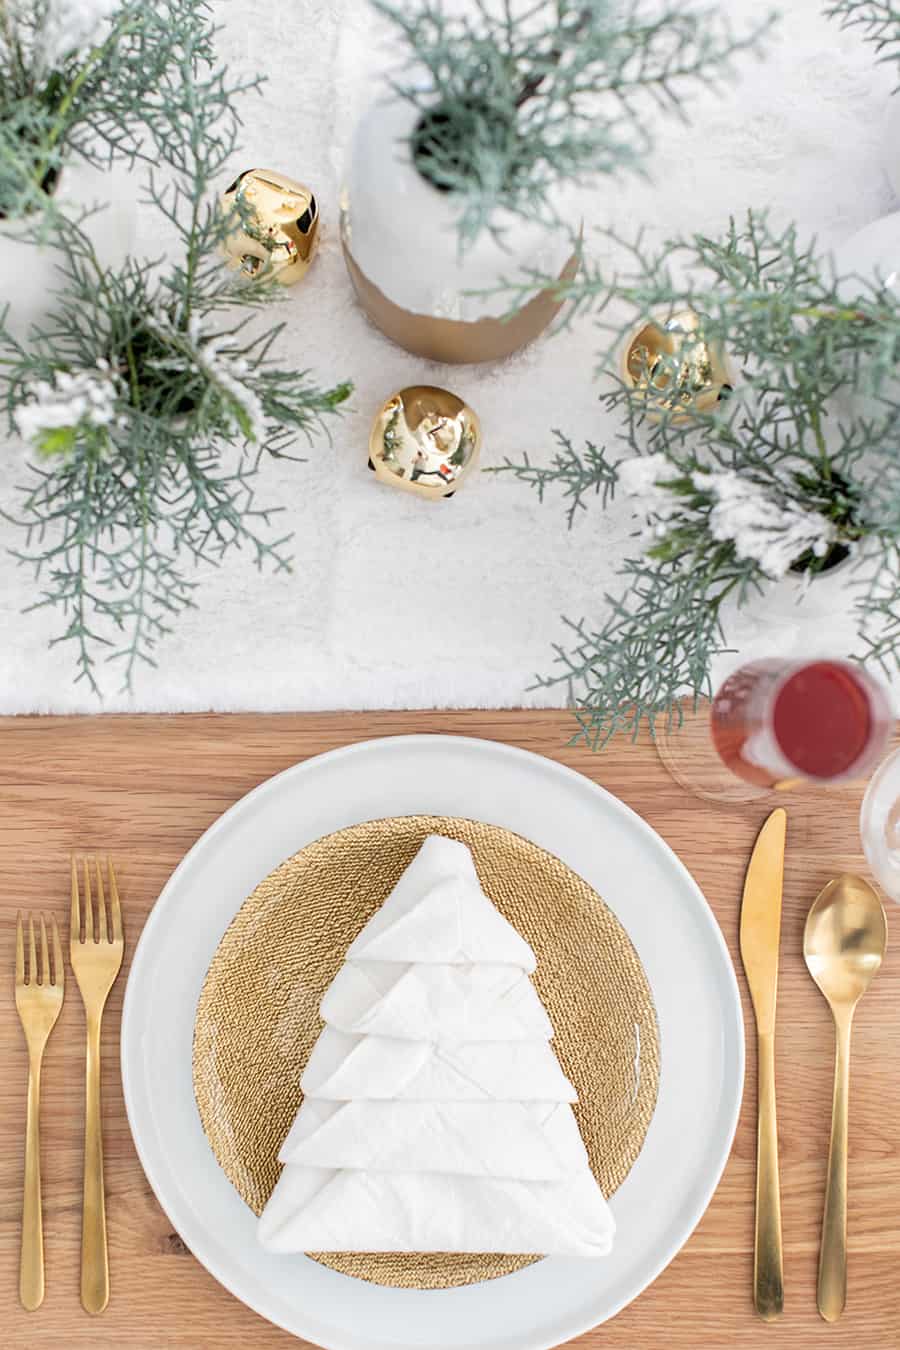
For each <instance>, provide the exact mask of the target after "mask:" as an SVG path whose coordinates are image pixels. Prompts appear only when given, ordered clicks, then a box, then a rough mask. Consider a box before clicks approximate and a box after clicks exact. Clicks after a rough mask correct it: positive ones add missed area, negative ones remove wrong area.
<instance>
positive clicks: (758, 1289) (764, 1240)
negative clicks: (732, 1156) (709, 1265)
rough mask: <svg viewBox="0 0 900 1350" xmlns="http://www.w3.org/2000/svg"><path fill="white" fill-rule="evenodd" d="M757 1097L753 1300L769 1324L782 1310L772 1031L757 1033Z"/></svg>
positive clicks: (773, 1042)
mask: <svg viewBox="0 0 900 1350" xmlns="http://www.w3.org/2000/svg"><path fill="white" fill-rule="evenodd" d="M758 1094H759V1100H758V1104H757V1112H758V1120H759V1127H758V1134H757V1143H756V1242H755V1246H754V1255H753V1301H754V1303H755V1304H756V1311H757V1312H758V1313H759V1315H760V1317H761V1318H762V1319H763V1320H764V1321H766V1322H771V1321H773V1320H774V1319H775V1318H776V1317H779V1316H780V1315H781V1313H782V1311H783V1309H784V1267H783V1259H782V1251H781V1188H780V1186H779V1182H778V1125H777V1120H776V1115H775V1034H774V1032H772V1031H770V1032H765V1033H760V1037H759V1088H758Z"/></svg>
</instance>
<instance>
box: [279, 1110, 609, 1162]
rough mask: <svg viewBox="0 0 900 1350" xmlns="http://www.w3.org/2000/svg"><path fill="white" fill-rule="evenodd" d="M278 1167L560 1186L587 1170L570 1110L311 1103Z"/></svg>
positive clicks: (300, 1113)
mask: <svg viewBox="0 0 900 1350" xmlns="http://www.w3.org/2000/svg"><path fill="white" fill-rule="evenodd" d="M278 1159H279V1162H283V1163H290V1164H292V1165H294V1164H302V1165H303V1166H306V1167H329V1168H339V1167H344V1168H353V1169H355V1170H357V1171H361V1172H362V1171H375V1172H443V1173H447V1174H449V1175H452V1176H475V1177H510V1178H513V1179H519V1180H523V1181H561V1180H563V1179H564V1178H565V1177H566V1176H567V1175H569V1174H571V1173H572V1172H574V1171H576V1170H577V1169H579V1168H583V1167H585V1166H586V1165H587V1154H586V1153H585V1148H584V1144H583V1143H582V1140H581V1135H580V1134H579V1132H578V1126H577V1125H576V1123H575V1117H574V1116H573V1114H572V1109H571V1107H570V1106H568V1105H567V1104H566V1103H565V1102H529V1103H523V1102H494V1103H492V1104H491V1105H490V1106H485V1105H484V1104H483V1103H481V1102H320V1101H317V1100H315V1099H311V1100H309V1101H306V1102H304V1103H303V1105H302V1106H301V1108H300V1110H299V1111H298V1113H297V1116H296V1119H295V1120H294V1124H293V1125H292V1126H291V1129H290V1132H289V1134H288V1136H287V1138H286V1139H285V1141H284V1143H283V1144H282V1146H281V1151H280V1153H279V1154H278Z"/></svg>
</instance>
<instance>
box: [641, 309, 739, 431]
mask: <svg viewBox="0 0 900 1350" xmlns="http://www.w3.org/2000/svg"><path fill="white" fill-rule="evenodd" d="M622 366H623V370H622V376H623V379H624V381H625V383H626V384H627V385H629V386H630V387H631V388H632V389H634V390H635V391H636V392H637V393H639V394H642V395H643V396H644V397H645V398H646V400H647V404H648V410H649V414H650V416H651V417H652V416H653V415H654V413H655V415H656V416H657V417H660V416H662V415H663V414H664V413H668V414H669V415H670V416H671V418H672V420H673V421H676V422H677V421H685V420H687V419H689V418H690V416H691V415H692V414H693V413H706V412H710V411H711V410H712V409H713V408H714V407H715V406H716V404H717V403H719V402H720V401H721V400H722V399H723V398H727V396H728V395H729V394H730V393H731V391H732V389H733V387H734V379H733V377H732V374H731V371H730V369H729V365H728V360H727V357H726V356H725V353H724V352H723V351H722V349H721V347H720V346H719V345H718V344H717V343H708V342H706V341H705V340H704V338H703V334H702V330H701V321H700V316H699V315H698V314H696V313H695V312H694V310H692V309H684V310H680V311H679V312H678V313H675V314H670V315H668V316H667V317H666V318H665V319H659V320H651V321H650V322H649V323H642V324H641V326H640V327H639V328H638V329H637V330H636V331H635V332H633V333H632V334H631V336H630V337H629V338H628V339H627V341H626V343H625V352H624V358H623V362H622Z"/></svg>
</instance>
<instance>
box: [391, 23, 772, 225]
mask: <svg viewBox="0 0 900 1350" xmlns="http://www.w3.org/2000/svg"><path fill="white" fill-rule="evenodd" d="M373 3H374V5H375V8H376V9H377V10H378V11H379V13H381V14H383V15H385V16H386V17H387V18H388V19H389V20H390V21H391V22H392V23H393V24H394V25H396V27H397V28H398V29H399V30H400V32H401V33H402V35H403V37H404V38H405V40H406V50H405V51H404V52H403V55H402V58H400V70H401V72H402V73H400V74H398V76H397V78H396V88H397V90H398V91H399V93H400V94H401V95H402V96H403V97H405V98H407V99H409V100H410V101H411V102H412V103H413V104H414V105H415V107H416V108H417V109H418V111H419V113H420V117H419V120H418V122H417V125H416V129H415V132H414V135H413V143H412V150H413V156H414V160H415V162H416V164H417V167H418V168H419V170H420V172H421V173H422V174H424V175H425V177H427V178H429V179H430V180H431V181H432V182H433V183H434V184H435V185H436V186H437V187H438V188H440V189H441V190H442V191H448V192H452V193H454V194H455V195H456V196H457V197H458V199H459V218H458V220H459V231H460V244H461V247H462V248H465V247H467V246H468V245H470V244H471V243H473V242H474V240H475V239H476V238H477V237H478V235H479V234H480V233H481V232H482V230H495V231H496V230H501V231H502V223H501V211H506V212H511V213H513V214H515V215H519V216H523V217H526V218H528V219H529V220H534V219H543V220H546V221H548V222H550V221H554V220H555V219H556V207H555V199H556V196H557V190H558V188H559V185H560V184H561V183H563V182H565V181H567V180H579V181H588V180H590V179H591V178H592V177H593V176H596V175H600V174H612V173H617V172H619V171H622V170H636V169H637V170H639V169H640V167H641V164H642V162H643V160H644V158H645V156H646V154H647V152H648V151H649V150H650V148H651V144H652V142H651V136H650V133H649V130H648V122H649V120H650V119H649V118H648V113H649V112H650V111H651V110H652V108H653V107H654V106H657V107H661V108H663V109H664V110H667V111H670V112H674V113H675V114H677V115H680V116H682V117H683V116H684V115H685V107H686V99H687V97H688V96H689V95H690V93H691V92H692V91H693V90H694V89H696V88H697V87H699V86H703V85H706V86H710V85H714V86H718V85H719V84H722V83H724V82H726V81H727V80H728V79H729V78H730V76H731V75H732V74H733V70H734V63H735V61H736V59H737V58H739V57H741V56H742V55H744V54H746V53H750V52H757V53H758V52H759V51H760V50H761V48H762V45H763V39H764V37H765V35H766V34H767V33H768V31H769V29H770V28H771V26H772V22H773V18H772V16H771V15H766V14H765V13H764V12H763V13H762V14H761V16H760V19H759V21H758V22H757V23H756V24H754V25H753V26H752V27H750V28H748V29H746V30H742V31H735V30H734V29H733V28H732V26H731V24H730V22H729V20H728V16H727V5H725V4H723V5H721V6H720V7H715V6H701V7H699V8H697V7H694V6H691V7H687V6H685V5H684V4H681V3H671V2H670V0H667V2H666V3H662V4H659V3H655V2H654V0H475V3H473V4H472V5H470V6H468V7H467V8H466V10H465V11H464V12H460V10H459V8H458V7H452V6H450V5H447V4H445V3H444V0H413V3H411V4H410V3H404V4H396V3H392V0H373Z"/></svg>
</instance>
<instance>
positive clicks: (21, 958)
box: [16, 914, 65, 1312]
mask: <svg viewBox="0 0 900 1350" xmlns="http://www.w3.org/2000/svg"><path fill="white" fill-rule="evenodd" d="M40 925H41V959H40V964H38V957H37V943H36V942H35V936H34V916H33V915H29V916H28V961H27V963H26V960H25V934H24V931H23V928H22V915H21V914H20V915H19V916H18V918H17V919H16V1008H17V1010H18V1013H19V1019H20V1021H21V1023H22V1030H23V1031H24V1032H25V1043H26V1045H27V1046H28V1115H27V1122H26V1126H25V1188H24V1192H23V1196H22V1253H21V1258H20V1261H19V1298H20V1299H21V1300H22V1306H23V1307H24V1308H27V1309H28V1311H29V1312H34V1310H35V1308H39V1307H40V1306H41V1304H42V1303H43V1301H44V1223H43V1217H42V1213H41V1134H40V1114H41V1061H42V1060H43V1058H44V1047H45V1046H46V1044H47V1041H48V1040H49V1038H50V1032H51V1031H52V1030H53V1028H54V1026H55V1025H56V1019H57V1017H59V1012H60V1009H61V1008H62V1005H63V990H64V988H65V969H64V967H63V956H62V947H61V946H60V942H59V930H58V929H57V927H56V920H55V919H54V918H53V917H52V915H51V917H50V931H51V934H52V938H53V967H52V969H51V966H50V951H49V947H48V944H47V924H46V921H45V919H44V916H43V915H41V918H40Z"/></svg>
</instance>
